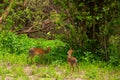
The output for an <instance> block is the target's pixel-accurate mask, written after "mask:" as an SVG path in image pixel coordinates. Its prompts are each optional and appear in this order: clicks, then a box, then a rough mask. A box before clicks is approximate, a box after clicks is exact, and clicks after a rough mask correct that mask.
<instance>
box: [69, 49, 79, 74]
mask: <svg viewBox="0 0 120 80" xmlns="http://www.w3.org/2000/svg"><path fill="white" fill-rule="evenodd" d="M73 51H74V50H73V49H70V50H68V52H67V54H68V57H67V62H68V64H69V65H70V67H71V68H72V69H73V71H74V67H75V66H76V67H77V69H78V72H79V67H78V64H77V59H76V58H75V57H73V56H72V53H73Z"/></svg>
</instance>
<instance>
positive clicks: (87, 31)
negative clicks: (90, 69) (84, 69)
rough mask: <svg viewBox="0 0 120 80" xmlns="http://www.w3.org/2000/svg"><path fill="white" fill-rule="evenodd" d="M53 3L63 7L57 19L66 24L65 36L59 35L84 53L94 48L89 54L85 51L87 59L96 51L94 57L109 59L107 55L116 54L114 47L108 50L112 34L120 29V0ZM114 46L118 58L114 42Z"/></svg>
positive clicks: (63, 24)
mask: <svg viewBox="0 0 120 80" xmlns="http://www.w3.org/2000/svg"><path fill="white" fill-rule="evenodd" d="M54 3H55V4H56V5H59V7H60V8H61V9H60V12H59V13H57V14H58V15H59V17H58V18H59V20H57V22H58V23H59V26H62V27H64V33H63V34H64V36H62V38H61V37H60V38H61V40H64V41H65V42H67V43H68V44H69V45H70V46H71V47H73V48H75V49H81V51H82V53H81V54H83V55H84V53H85V52H87V51H88V52H91V54H90V55H85V56H86V58H87V61H89V59H90V58H91V56H93V55H94V58H95V56H96V57H97V58H95V59H100V60H106V61H109V60H108V58H109V57H111V56H110V55H111V54H113V52H112V50H109V47H111V46H110V44H111V42H110V43H109V42H108V41H109V38H110V37H111V36H112V34H117V33H119V29H120V28H119V24H120V23H119V21H120V20H118V19H119V18H120V17H119V13H120V8H119V7H120V6H119V4H120V1H118V0H114V1H102V2H100V1H99V0H97V1H94V0H92V1H83V0H81V1H80V0H74V1H71V0H68V1H66V0H62V1H59V0H54ZM117 18H118V19H117ZM57 22H55V23H57ZM116 23H117V24H116ZM111 24H112V25H111ZM113 25H114V26H113ZM59 26H58V27H59ZM116 26H118V27H116ZM115 28H116V29H117V31H116V29H115ZM115 31H116V32H117V33H115ZM117 40H119V39H117ZM113 49H114V50H115V49H116V50H115V51H116V53H115V54H116V55H115V54H114V57H112V58H113V59H115V60H118V59H119V58H116V57H115V56H118V55H119V51H118V50H117V49H118V47H116V46H114V48H113ZM108 50H109V52H108ZM107 52H108V53H107ZM115 60H113V61H115ZM118 61H119V60H118ZM110 62H111V61H110ZM115 62H116V63H117V61H115Z"/></svg>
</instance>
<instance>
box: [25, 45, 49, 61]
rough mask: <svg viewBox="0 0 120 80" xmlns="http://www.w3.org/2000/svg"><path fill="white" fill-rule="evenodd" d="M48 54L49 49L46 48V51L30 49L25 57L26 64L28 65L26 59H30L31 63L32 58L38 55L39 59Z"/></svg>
mask: <svg viewBox="0 0 120 80" xmlns="http://www.w3.org/2000/svg"><path fill="white" fill-rule="evenodd" d="M49 52H50V47H48V48H47V49H46V50H44V49H42V48H31V49H29V54H28V57H27V63H28V58H29V57H30V58H31V61H33V57H34V56H36V55H38V56H39V57H43V56H44V54H47V53H49Z"/></svg>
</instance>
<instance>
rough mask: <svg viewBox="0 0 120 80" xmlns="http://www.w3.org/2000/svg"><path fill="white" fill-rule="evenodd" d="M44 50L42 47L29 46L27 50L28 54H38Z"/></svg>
mask: <svg viewBox="0 0 120 80" xmlns="http://www.w3.org/2000/svg"><path fill="white" fill-rule="evenodd" d="M44 53H45V52H44V50H43V49H42V48H31V49H30V50H29V54H30V55H39V54H41V55H42V54H44Z"/></svg>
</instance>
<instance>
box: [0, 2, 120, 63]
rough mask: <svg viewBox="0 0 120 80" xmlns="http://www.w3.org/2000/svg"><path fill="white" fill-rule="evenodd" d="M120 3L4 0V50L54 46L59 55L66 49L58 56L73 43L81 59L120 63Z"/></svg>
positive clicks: (0, 15) (0, 23)
mask: <svg viewBox="0 0 120 80" xmlns="http://www.w3.org/2000/svg"><path fill="white" fill-rule="evenodd" d="M119 5H120V1H119V0H101V1H100V0H90V1H85V0H73V1H72V0H62V1H59V0H1V1H0V51H1V52H2V53H5V52H8V53H14V54H23V53H27V50H28V49H29V48H30V47H33V46H35V47H44V48H45V47H47V46H51V47H52V48H53V50H54V52H55V53H54V54H55V56H56V55H58V54H57V53H62V54H59V55H58V57H55V58H56V59H55V60H57V59H59V57H60V56H61V59H64V58H65V57H66V51H67V50H68V49H69V48H70V47H72V48H73V49H75V54H74V56H76V57H77V58H78V60H79V61H82V60H83V61H87V62H94V61H105V62H108V63H110V64H113V65H120V45H119V44H120V20H119V19H120V15H119V14H120V6H119ZM33 38H34V39H33ZM40 38H44V39H40ZM41 40H42V41H45V40H56V41H57V40H58V43H57V42H54V41H53V42H54V43H50V44H49V43H48V42H49V41H48V42H45V43H43V42H42V41H41ZM60 41H61V42H63V43H64V45H62V44H61V43H59V42H60ZM43 44H44V45H43ZM58 48H60V49H58ZM62 57H64V58H62ZM64 60H65V59H64ZM64 60H63V61H64Z"/></svg>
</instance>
